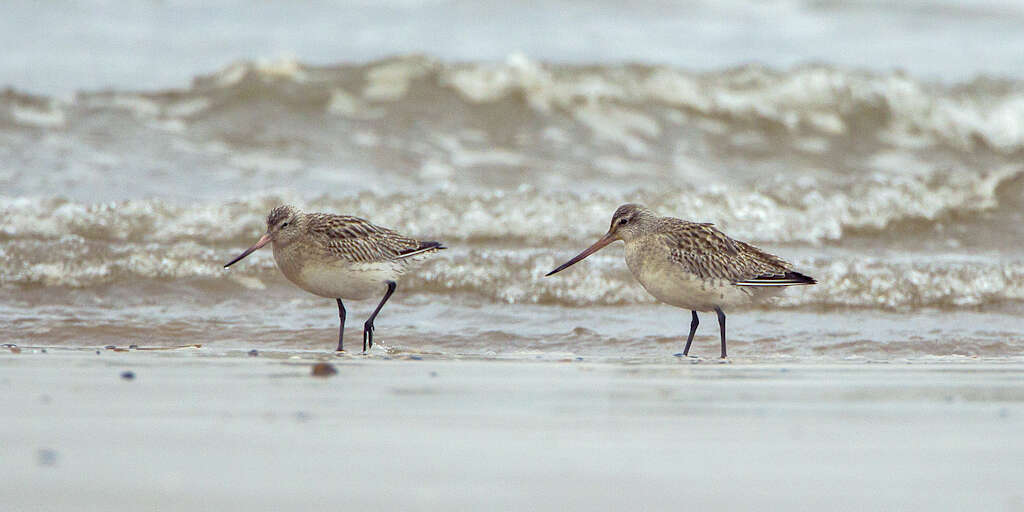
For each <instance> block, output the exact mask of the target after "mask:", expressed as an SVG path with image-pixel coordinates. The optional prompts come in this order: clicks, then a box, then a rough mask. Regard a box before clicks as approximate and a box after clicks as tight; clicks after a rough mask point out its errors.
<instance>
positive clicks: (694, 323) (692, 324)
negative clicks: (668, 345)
mask: <svg viewBox="0 0 1024 512" xmlns="http://www.w3.org/2000/svg"><path fill="white" fill-rule="evenodd" d="M690 313H693V320H692V321H690V335H689V336H687V337H686V347H684V348H683V355H684V356H685V355H687V354H689V353H690V343H693V335H694V333H696V332H697V325H699V324H700V320H697V312H696V311H690Z"/></svg>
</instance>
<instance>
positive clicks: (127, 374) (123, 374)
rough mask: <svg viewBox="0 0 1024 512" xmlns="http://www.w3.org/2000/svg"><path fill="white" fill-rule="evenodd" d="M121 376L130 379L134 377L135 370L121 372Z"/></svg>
mask: <svg viewBox="0 0 1024 512" xmlns="http://www.w3.org/2000/svg"><path fill="white" fill-rule="evenodd" d="M121 378H122V379H124V380H132V379H134V378H135V372H121Z"/></svg>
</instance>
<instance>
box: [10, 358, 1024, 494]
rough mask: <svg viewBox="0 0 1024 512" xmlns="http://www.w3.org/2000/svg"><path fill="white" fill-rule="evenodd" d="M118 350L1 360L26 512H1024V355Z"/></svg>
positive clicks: (14, 465) (13, 482) (13, 466)
mask: <svg viewBox="0 0 1024 512" xmlns="http://www.w3.org/2000/svg"><path fill="white" fill-rule="evenodd" d="M99 350H100V353H99V354H96V352H95V349H85V348H81V347H74V348H72V347H47V348H46V352H45V353H43V352H42V350H41V349H39V348H31V347H22V349H21V352H20V353H17V354H15V353H12V352H10V351H9V350H8V349H3V352H0V415H2V418H0V425H2V426H0V434H2V438H3V442H2V443H0V477H2V479H3V482H4V485H3V487H2V490H0V500H2V502H3V503H4V504H5V509H6V510H17V511H21V510H34V511H43V510H103V511H110V510H150V509H159V510H163V511H166V510H247V511H253V510H308V509H326V508H330V509H337V510H358V509H370V510H576V509H587V510H609V509H620V510H679V509H683V508H700V509H711V510H739V509H746V510H751V509H782V508H786V509H793V510H826V509H827V510H871V509H888V510H896V509H904V510H913V509H918V510H920V509H930V510H965V509H977V510H1024V488H1022V487H1021V485H1020V482H1021V481H1024V466H1022V465H1021V464H1020V461H1021V460H1024V442H1022V441H1021V438H1020V433H1021V432H1022V431H1024V379H1022V378H1021V376H1022V374H1024V364H1021V363H1020V362H1012V361H1009V362H979V361H978V360H975V359H971V358H960V359H948V360H944V361H943V362H940V363H927V362H923V361H917V362H914V363H913V364H908V363H906V362H903V363H896V362H891V363H887V364H864V363H852V362H851V363H815V362H808V361H804V362H795V363H792V364H783V363H778V362H767V363H766V362H744V361H743V360H737V361H736V362H734V363H733V364H729V365H723V364H714V363H713V362H712V361H702V362H700V363H699V364H691V363H690V362H689V361H686V360H678V361H676V362H672V363H664V362H660V363H630V362H626V361H617V362H616V361H607V360H604V361H600V362H594V361H591V360H589V359H586V358H584V359H583V360H577V359H575V358H571V359H567V360H529V359H528V358H520V359H505V360H495V359H485V358H465V359H451V358H446V359H433V358H431V357H430V356H427V355H423V356H420V355H410V354H401V353H398V354H390V355H386V354H383V353H379V354H375V355H373V356H370V357H363V356H357V355H353V356H347V357H333V356H331V355H329V354H327V353H323V352H298V351H281V350H277V351H262V352H260V354H259V355H258V356H255V357H253V356H249V355H247V352H246V351H244V350H223V349H211V348H200V349H181V350H169V351H137V350H133V351H126V352H115V351H112V350H104V349H99ZM320 360H327V361H330V362H331V363H332V364H334V365H335V366H336V368H337V369H338V374H337V375H335V376H333V377H327V378H318V377H313V376H311V366H312V365H313V364H314V363H316V362H318V361H320ZM125 371H131V372H133V375H134V378H132V379H130V380H129V379H125V378H124V377H122V373H123V372H125Z"/></svg>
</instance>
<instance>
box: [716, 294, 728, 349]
mask: <svg viewBox="0 0 1024 512" xmlns="http://www.w3.org/2000/svg"><path fill="white" fill-rule="evenodd" d="M715 313H718V328H719V329H721V330H722V359H725V358H726V355H725V313H722V308H720V307H718V306H715Z"/></svg>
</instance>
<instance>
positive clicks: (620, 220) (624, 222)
mask: <svg viewBox="0 0 1024 512" xmlns="http://www.w3.org/2000/svg"><path fill="white" fill-rule="evenodd" d="M627 222H629V219H619V225H620V226H625V225H626V223H627Z"/></svg>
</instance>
